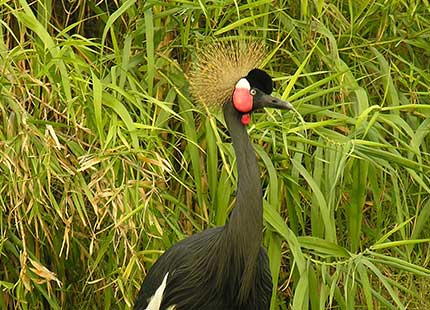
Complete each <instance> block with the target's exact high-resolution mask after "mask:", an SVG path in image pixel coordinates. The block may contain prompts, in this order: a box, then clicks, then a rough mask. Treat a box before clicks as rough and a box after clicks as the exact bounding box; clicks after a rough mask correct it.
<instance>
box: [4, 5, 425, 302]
mask: <svg viewBox="0 0 430 310" xmlns="http://www.w3.org/2000/svg"><path fill="white" fill-rule="evenodd" d="M0 17H1V18H0V34H1V35H0V262H1V264H0V307H1V308H2V309H127V308H129V307H131V306H132V304H133V300H134V298H135V296H136V294H137V291H138V288H139V286H140V283H141V282H142V280H143V278H144V277H145V272H146V271H147V270H148V269H149V268H150V267H151V264H152V263H153V262H154V261H155V260H156V259H157V257H159V256H160V254H161V253H162V252H163V251H164V250H165V249H166V248H168V247H170V246H171V245H172V244H173V243H175V242H177V241H178V240H180V239H182V238H184V237H186V236H187V235H190V234H192V233H195V232H198V231H200V230H203V229H205V228H207V227H211V226H215V225H221V224H223V223H224V222H225V220H226V218H227V215H228V213H229V210H230V209H231V207H232V205H233V199H234V193H235V184H236V179H237V172H236V171H235V169H234V165H235V162H234V156H233V152H232V148H231V145H230V144H229V138H228V136H227V134H226V129H225V127H224V126H223V119H222V117H221V115H220V113H219V111H207V110H205V109H204V108H202V107H196V106H194V105H193V101H192V99H191V98H190V95H189V92H188V86H187V81H186V72H187V71H188V70H189V68H190V67H191V66H192V63H193V58H194V57H195V51H196V48H198V47H199V46H202V45H204V44H205V43H207V42H208V41H210V40H212V39H213V38H216V39H222V38H231V37H233V38H235V39H237V38H239V37H240V38H244V37H253V38H255V39H258V40H263V41H264V42H265V44H266V46H267V51H268V53H269V54H268V57H267V59H266V66H265V69H266V70H268V72H269V73H270V74H271V75H272V76H274V78H275V80H276V89H277V92H278V93H277V95H278V96H282V98H284V99H287V98H288V100H290V101H291V102H292V103H293V104H294V106H295V108H296V109H297V112H298V113H288V112H279V111H266V112H262V113H258V114H255V115H254V116H253V120H252V123H251V125H250V126H249V134H250V136H251V138H252V140H253V142H254V143H255V147H256V151H257V153H258V158H259V162H260V165H261V176H262V179H263V184H264V189H263V191H264V205H265V210H264V218H265V227H266V228H265V240H264V243H265V246H266V247H267V249H268V252H269V255H270V264H271V271H272V274H273V285H274V287H276V288H277V290H275V292H274V295H273V299H272V309H290V308H293V309H357V308H361V309H429V308H430V302H429V300H430V294H429V292H430V279H429V276H430V270H429V261H430V250H429V238H430V228H429V227H430V225H429V224H430V223H429V218H430V153H429V152H430V135H429V132H430V117H429V116H430V100H429V98H430V96H429V94H430V87H429V85H430V4H429V2H428V1H427V0H413V1H398V0H392V1H390V0H386V1H382V0H363V1H340V0H339V1H328V0H326V1H323V0H314V1H307V0H301V1H299V0H296V1H268V0H257V1H231V0H225V1H187V0H182V1H138V0H127V1H125V0H113V1H110V0H100V1H87V0H81V1H65V0H62V1H60V0H57V1H52V0H34V1H31V2H30V1H25V0H14V1H8V0H2V1H0Z"/></svg>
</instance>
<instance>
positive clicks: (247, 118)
mask: <svg viewBox="0 0 430 310" xmlns="http://www.w3.org/2000/svg"><path fill="white" fill-rule="evenodd" d="M240 121H241V122H242V124H243V125H245V126H246V125H248V124H249V122H250V121H251V115H249V114H243V115H242V118H241V119H240Z"/></svg>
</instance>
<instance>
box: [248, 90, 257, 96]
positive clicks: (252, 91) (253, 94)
mask: <svg viewBox="0 0 430 310" xmlns="http://www.w3.org/2000/svg"><path fill="white" fill-rule="evenodd" d="M249 93H250V94H251V95H252V96H255V94H256V93H257V91H256V90H255V89H254V88H253V89H251V90H250V91H249Z"/></svg>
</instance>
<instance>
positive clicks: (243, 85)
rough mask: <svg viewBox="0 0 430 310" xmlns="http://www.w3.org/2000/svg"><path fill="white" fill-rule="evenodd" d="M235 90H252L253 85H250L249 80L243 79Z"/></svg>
mask: <svg viewBox="0 0 430 310" xmlns="http://www.w3.org/2000/svg"><path fill="white" fill-rule="evenodd" d="M235 88H245V89H247V90H250V89H251V84H249V82H248V80H247V79H245V78H241V79H240V80H239V81H238V82H237V83H236V86H235Z"/></svg>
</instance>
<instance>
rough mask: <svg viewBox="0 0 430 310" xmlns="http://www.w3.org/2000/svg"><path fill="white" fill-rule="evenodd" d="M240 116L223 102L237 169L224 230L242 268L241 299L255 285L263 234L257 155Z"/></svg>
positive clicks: (237, 263) (234, 256)
mask: <svg viewBox="0 0 430 310" xmlns="http://www.w3.org/2000/svg"><path fill="white" fill-rule="evenodd" d="M241 116H242V115H241V114H240V113H239V112H238V111H237V110H236V109H235V108H234V107H233V105H232V104H231V103H227V104H225V105H224V118H225V121H226V124H227V128H228V130H229V132H230V136H231V139H232V143H233V148H234V151H235V154H236V160H237V170H238V183H237V194H236V204H235V207H234V209H233V211H232V213H231V215H230V220H229V222H228V224H227V225H226V231H225V232H226V235H227V240H228V241H229V242H230V243H231V247H232V254H231V255H232V258H231V259H232V260H233V261H232V264H236V266H241V268H239V269H242V268H243V274H242V275H241V279H240V283H241V288H240V292H239V295H240V296H239V299H242V300H243V299H246V298H248V296H247V295H248V294H249V293H250V291H251V290H252V288H253V285H254V277H255V264H256V259H257V256H258V252H259V251H260V247H261V242H262V236H263V232H262V230H263V208H262V194H261V182H260V172H259V170H258V165H257V158H256V155H255V150H254V148H253V146H252V144H251V142H250V140H249V136H248V133H247V131H246V127H245V126H244V125H243V124H242V122H241Z"/></svg>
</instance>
